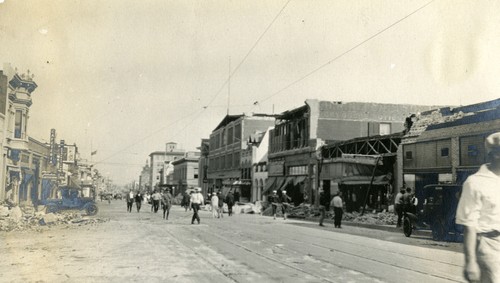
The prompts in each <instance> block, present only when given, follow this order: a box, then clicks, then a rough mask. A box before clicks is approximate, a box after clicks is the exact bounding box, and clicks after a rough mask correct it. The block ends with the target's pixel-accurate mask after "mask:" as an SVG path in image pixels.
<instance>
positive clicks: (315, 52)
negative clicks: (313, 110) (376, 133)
mask: <svg viewBox="0 0 500 283" xmlns="http://www.w3.org/2000/svg"><path fill="white" fill-rule="evenodd" d="M427 3H429V1H420V0H402V1H364V0H359V1H353V0H343V1H342V0H335V1H331V0H328V1H319V0H318V1H313V0H308V1H305V0H291V1H288V0H280V1H277V0H276V1H271V0H249V1H234V0H233V1H223V0H220V1H206V0H203V1H199V0H198V1H188V0H182V1H181V0H179V1H164V0H149V1H148V0H142V1H130V0H108V1H97V0H86V1H72V0H61V1H53V0H50V1H48V0H31V1H19V0H16V1H14V0H4V1H0V38H1V41H0V42H1V44H0V63H10V64H11V65H12V66H13V67H17V68H18V69H19V72H21V73H22V72H25V71H26V70H27V69H29V70H30V71H31V72H32V73H33V74H35V81H36V83H37V84H38V86H39V87H38V88H37V89H36V90H35V92H34V93H33V105H32V106H31V109H30V121H29V135H30V136H32V137H34V138H36V139H38V140H41V141H48V140H49V136H50V129H51V128H55V129H56V130H57V134H58V136H57V139H58V140H59V139H64V140H65V141H66V143H71V144H72V143H76V144H77V146H78V147H79V151H80V154H81V156H82V157H83V158H88V159H90V151H91V149H92V150H97V151H98V154H97V155H94V156H93V157H92V158H93V161H98V162H99V163H98V164H97V165H96V166H97V168H98V169H99V170H100V171H101V172H102V173H103V174H104V175H108V174H109V176H110V177H111V178H112V179H113V180H114V182H115V183H116V184H125V183H128V182H131V181H133V180H136V181H137V180H138V178H139V174H140V171H141V167H142V166H143V165H144V164H145V162H146V159H147V158H148V155H149V153H151V152H153V151H161V150H164V148H165V143H166V142H170V141H173V142H177V143H178V144H179V145H180V146H181V147H183V148H185V149H186V150H195V148H196V147H197V146H199V144H200V140H201V138H208V136H209V134H210V132H211V131H212V130H213V129H214V128H215V127H216V126H217V124H218V123H219V122H220V121H221V120H222V119H223V118H224V116H225V115H226V113H227V108H228V105H229V113H230V114H241V113H243V112H246V113H251V112H255V113H272V111H273V109H274V113H279V112H283V111H285V110H289V109H293V108H296V107H300V106H302V105H304V101H305V100H306V99H308V98H311V99H313V98H316V99H320V100H331V101H344V102H349V101H359V102H379V103H396V104H421V105H466V104H472V103H478V102H483V101H487V100H493V99H496V98H499V97H500V95H499V94H500V79H498V78H499V75H500V52H499V51H498V47H499V46H500V2H499V1H457V0H449V1H444V0H443V1H439V0H435V1H432V2H431V3H430V4H428V5H427V6H425V7H424V8H422V9H421V10H418V9H419V8H421V7H423V6H424V5H426V4H427ZM416 10H418V11H417V12H415V11H416ZM280 11H281V12H280ZM413 12H415V13H414V14H412V13H413ZM410 14H411V15H410ZM408 15H410V16H408ZM407 16H408V17H407ZM405 17H406V18H405ZM391 25H392V26H391ZM387 28H388V29H387ZM385 29H387V30H385ZM384 30H385V31H384ZM381 31H383V32H381ZM379 32H381V33H379ZM377 33H379V34H378V35H377ZM361 43H362V44H361ZM353 48H354V49H353ZM346 52H347V53H346ZM247 54H248V56H247ZM340 55H342V56H340ZM339 56H340V57H339ZM328 63H329V64H328ZM322 66H323V67H322ZM320 67H322V68H320ZM318 68H319V69H318ZM230 70H231V72H232V73H233V75H232V77H231V80H230V87H228V84H227V83H226V82H227V79H228V77H229V73H230ZM315 70H316V71H315ZM308 74H310V75H308ZM228 89H230V91H228ZM228 93H230V96H229V99H228ZM254 102H258V103H257V105H254ZM204 107H206V108H204Z"/></svg>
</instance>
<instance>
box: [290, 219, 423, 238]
mask: <svg viewBox="0 0 500 283" xmlns="http://www.w3.org/2000/svg"><path fill="white" fill-rule="evenodd" d="M291 219H294V220H299V221H301V220H302V221H307V222H316V223H319V218H312V217H307V218H291ZM323 223H329V224H333V220H331V219H326V218H325V219H324V220H323ZM342 225H345V226H352V227H361V228H367V229H375V230H382V231H386V232H392V233H398V234H402V235H403V230H402V228H398V227H394V226H393V225H377V224H367V223H358V222H350V221H342ZM412 235H416V236H425V237H429V238H432V231H431V230H413V232H412Z"/></svg>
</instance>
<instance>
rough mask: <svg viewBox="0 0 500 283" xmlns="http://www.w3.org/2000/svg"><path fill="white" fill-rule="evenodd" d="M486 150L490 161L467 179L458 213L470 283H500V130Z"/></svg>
mask: <svg viewBox="0 0 500 283" xmlns="http://www.w3.org/2000/svg"><path fill="white" fill-rule="evenodd" d="M485 149H486V153H487V157H488V159H489V161H490V163H486V164H483V165H481V167H480V168H479V171H478V172H477V173H475V174H473V175H471V176H469V177H468V178H467V180H465V183H464V185H463V188H462V194H461V197H460V201H459V203H458V207H457V213H456V223H457V224H462V225H464V255H465V266H464V276H465V278H466V279H467V280H469V281H470V282H476V281H477V282H500V191H499V190H500V187H499V186H500V132H498V133H494V134H491V135H489V136H488V137H487V138H486V141H485Z"/></svg>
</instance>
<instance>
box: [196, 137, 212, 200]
mask: <svg viewBox="0 0 500 283" xmlns="http://www.w3.org/2000/svg"><path fill="white" fill-rule="evenodd" d="M198 150H200V160H199V161H198V187H200V188H201V190H202V194H203V195H207V193H212V191H209V186H208V177H207V171H208V154H209V152H210V141H209V139H202V140H201V145H200V147H198Z"/></svg>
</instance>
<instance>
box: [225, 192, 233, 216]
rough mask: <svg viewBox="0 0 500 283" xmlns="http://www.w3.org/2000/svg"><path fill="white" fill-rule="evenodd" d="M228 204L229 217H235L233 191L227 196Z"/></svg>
mask: <svg viewBox="0 0 500 283" xmlns="http://www.w3.org/2000/svg"><path fill="white" fill-rule="evenodd" d="M226 204H227V214H228V215H229V216H231V215H233V205H234V195H233V193H232V192H231V191H229V192H228V193H227V195H226Z"/></svg>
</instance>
